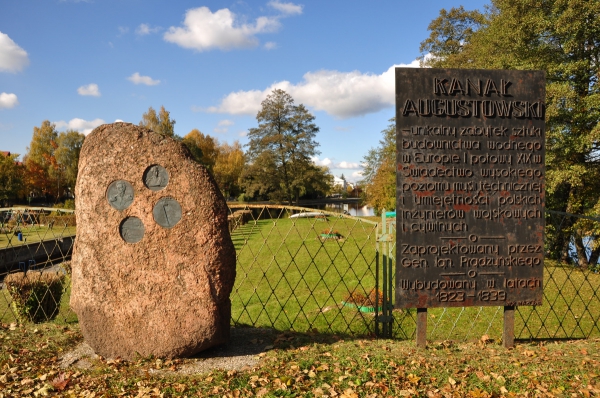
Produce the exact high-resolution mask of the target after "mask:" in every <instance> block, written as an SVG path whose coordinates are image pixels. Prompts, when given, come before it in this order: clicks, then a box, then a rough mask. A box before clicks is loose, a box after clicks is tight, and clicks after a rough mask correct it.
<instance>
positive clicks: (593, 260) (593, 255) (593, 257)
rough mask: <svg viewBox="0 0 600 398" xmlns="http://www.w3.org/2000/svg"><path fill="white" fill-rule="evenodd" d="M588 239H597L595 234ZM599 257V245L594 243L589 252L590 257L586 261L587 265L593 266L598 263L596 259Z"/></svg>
mask: <svg viewBox="0 0 600 398" xmlns="http://www.w3.org/2000/svg"><path fill="white" fill-rule="evenodd" d="M590 239H593V242H596V240H597V239H598V237H597V236H592V237H591V238H590ZM599 258H600V245H596V248H595V249H594V250H592V252H591V253H590V259H589V261H588V266H592V267H595V266H596V264H598V259H599Z"/></svg>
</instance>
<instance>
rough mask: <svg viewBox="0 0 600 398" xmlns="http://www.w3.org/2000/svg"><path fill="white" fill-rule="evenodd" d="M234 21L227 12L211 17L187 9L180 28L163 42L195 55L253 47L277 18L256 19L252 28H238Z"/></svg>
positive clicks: (172, 29) (200, 10) (205, 9)
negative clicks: (261, 34) (258, 36)
mask: <svg viewBox="0 0 600 398" xmlns="http://www.w3.org/2000/svg"><path fill="white" fill-rule="evenodd" d="M236 19H237V16H236V15H235V14H234V13H233V12H231V11H229V9H227V8H223V9H221V10H218V11H216V12H214V13H213V12H211V11H210V9H209V8H208V7H199V8H194V9H190V10H188V11H187V12H186V14H185V19H184V21H183V26H182V27H174V26H171V27H170V28H169V30H168V31H167V32H166V33H165V34H164V36H163V38H164V40H165V41H168V42H171V43H175V44H177V45H179V46H181V47H184V48H190V49H193V50H196V51H207V50H212V49H216V48H218V49H221V50H231V49H234V48H250V47H256V46H257V45H258V39H257V38H256V37H255V36H256V35H257V34H260V33H269V32H274V31H276V30H277V29H278V28H279V26H280V23H279V20H278V18H277V17H258V18H257V19H256V21H255V23H253V24H245V23H242V24H240V23H239V22H237V21H236Z"/></svg>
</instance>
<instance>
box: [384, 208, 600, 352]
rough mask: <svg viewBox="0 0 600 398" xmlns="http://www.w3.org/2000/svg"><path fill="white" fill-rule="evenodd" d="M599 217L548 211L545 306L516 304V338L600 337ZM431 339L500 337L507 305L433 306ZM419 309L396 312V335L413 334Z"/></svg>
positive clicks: (408, 335) (429, 328)
mask: <svg viewBox="0 0 600 398" xmlns="http://www.w3.org/2000/svg"><path fill="white" fill-rule="evenodd" d="M599 237H600V218H595V217H588V216H579V215H574V214H570V213H565V212H557V211H546V234H545V242H544V245H545V264H544V296H543V304H542V305H541V306H535V307H530V306H523V307H517V308H516V311H515V337H516V338H518V339H574V338H590V337H598V336H600V274H599V270H600V267H599V265H598V257H599V254H600V241H598V238H599ZM427 316H428V330H427V339H428V340H461V341H466V340H474V339H479V338H481V337H482V336H487V337H489V338H491V339H501V337H502V329H503V307H462V308H461V307H459V308H434V309H429V311H428V313H427ZM415 325H416V310H413V309H411V310H408V311H400V310H395V316H394V327H393V331H394V336H395V337H396V338H411V339H413V338H414V337H415V331H416V326H415Z"/></svg>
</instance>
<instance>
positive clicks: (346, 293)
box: [230, 205, 381, 335]
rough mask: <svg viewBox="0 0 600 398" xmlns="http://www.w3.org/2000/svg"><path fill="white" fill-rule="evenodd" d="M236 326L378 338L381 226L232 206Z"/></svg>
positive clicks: (307, 212)
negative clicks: (378, 234)
mask: <svg viewBox="0 0 600 398" xmlns="http://www.w3.org/2000/svg"><path fill="white" fill-rule="evenodd" d="M230 211H231V215H230V223H231V227H230V230H231V231H232V232H231V237H232V239H233V242H234V245H235V247H236V250H237V277H236V283H235V286H234V289H233V292H232V294H231V301H232V322H233V324H234V325H251V326H262V327H273V328H276V329H279V330H295V331H302V332H305V331H318V332H325V333H350V334H363V335H364V334H372V333H374V331H375V329H374V325H375V322H374V317H375V310H376V307H377V306H378V305H379V306H381V300H380V299H379V298H378V295H377V293H376V278H375V277H376V250H375V238H376V232H377V223H376V222H374V221H369V220H365V219H361V218H356V217H349V216H345V215H343V214H338V213H331V212H326V211H315V210H311V209H306V208H301V207H292V206H263V205H254V206H252V205H239V206H235V205H232V206H230Z"/></svg>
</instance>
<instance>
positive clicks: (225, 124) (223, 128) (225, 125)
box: [213, 119, 235, 134]
mask: <svg viewBox="0 0 600 398" xmlns="http://www.w3.org/2000/svg"><path fill="white" fill-rule="evenodd" d="M234 124H235V123H234V122H233V121H232V120H227V119H224V120H221V121H220V122H219V123H218V126H219V127H215V128H214V130H213V131H214V132H215V133H220V134H225V133H226V132H227V131H229V126H233V125H234Z"/></svg>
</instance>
